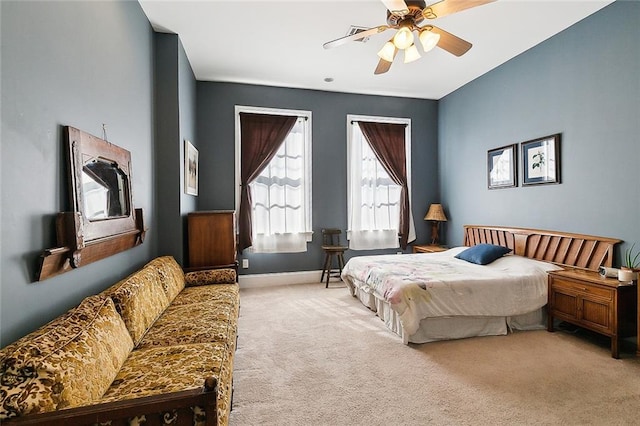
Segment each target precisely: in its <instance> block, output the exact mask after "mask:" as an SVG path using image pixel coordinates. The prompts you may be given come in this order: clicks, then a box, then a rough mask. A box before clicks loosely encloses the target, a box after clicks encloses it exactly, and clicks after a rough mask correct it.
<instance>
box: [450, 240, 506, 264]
mask: <svg viewBox="0 0 640 426" xmlns="http://www.w3.org/2000/svg"><path fill="white" fill-rule="evenodd" d="M510 251H511V249H510V248H507V247H502V246H496V245H493V244H478V245H475V246H473V247H469V248H468V249H466V250H465V251H462V252H460V253H458V254H456V256H455V257H457V258H458V259H462V260H466V261H467V262H471V263H476V264H478V265H488V264H489V263H491V262H493V261H494V260H496V259H499V258H501V257H502V256H504V255H505V254H507V253H509V252H510Z"/></svg>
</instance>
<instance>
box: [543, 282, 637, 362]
mask: <svg viewBox="0 0 640 426" xmlns="http://www.w3.org/2000/svg"><path fill="white" fill-rule="evenodd" d="M548 297H549V299H548V305H547V314H548V322H547V329H548V330H549V331H554V325H553V319H554V318H557V319H559V320H562V321H566V322H569V323H572V324H575V325H578V326H580V327H584V328H586V329H589V330H592V331H595V332H597V333H600V334H604V335H605V336H609V337H610V338H611V356H612V357H614V358H618V356H619V343H620V338H621V337H625V336H632V335H633V334H634V333H635V331H636V330H635V328H636V321H637V318H636V317H637V300H636V299H637V286H636V285H621V283H620V281H618V280H617V279H614V278H603V277H601V276H600V275H598V274H597V273H596V272H592V271H584V270H563V271H553V272H550V273H549V296H548Z"/></svg>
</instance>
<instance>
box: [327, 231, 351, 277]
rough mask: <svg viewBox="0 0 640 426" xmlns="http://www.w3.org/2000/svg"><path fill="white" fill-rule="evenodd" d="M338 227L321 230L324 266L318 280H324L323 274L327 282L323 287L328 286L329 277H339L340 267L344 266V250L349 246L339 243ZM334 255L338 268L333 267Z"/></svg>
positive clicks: (340, 232) (339, 232)
mask: <svg viewBox="0 0 640 426" xmlns="http://www.w3.org/2000/svg"><path fill="white" fill-rule="evenodd" d="M340 234H342V231H341V230H340V229H334V228H327V229H323V230H322V250H323V251H324V266H323V267H322V277H321V278H320V282H322V281H324V276H325V274H326V275H327V282H326V284H325V286H324V287H325V288H329V278H331V277H337V278H340V275H341V274H342V268H344V252H345V251H346V250H347V249H348V248H349V247H346V246H342V245H340ZM334 257H335V258H336V260H337V261H338V270H337V271H336V270H335V269H333V259H334Z"/></svg>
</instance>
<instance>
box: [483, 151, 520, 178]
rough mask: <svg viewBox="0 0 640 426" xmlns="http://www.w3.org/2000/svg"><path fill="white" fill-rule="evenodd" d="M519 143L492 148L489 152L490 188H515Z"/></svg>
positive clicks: (488, 171)
mask: <svg viewBox="0 0 640 426" xmlns="http://www.w3.org/2000/svg"><path fill="white" fill-rule="evenodd" d="M516 148H517V144H513V145H507V146H503V147H501V148H496V149H491V150H489V151H488V152H487V179H488V181H487V185H488V187H489V189H499V188H513V187H514V186H517V185H518V178H517V176H516V170H517V167H516V164H517V155H518V151H517V149H516Z"/></svg>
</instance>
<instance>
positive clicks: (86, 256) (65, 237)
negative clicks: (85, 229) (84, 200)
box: [36, 209, 147, 281]
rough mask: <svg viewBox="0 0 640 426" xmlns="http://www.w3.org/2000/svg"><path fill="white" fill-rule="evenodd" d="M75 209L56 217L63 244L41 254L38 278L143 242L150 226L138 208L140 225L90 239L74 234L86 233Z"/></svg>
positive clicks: (137, 220)
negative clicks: (146, 226)
mask: <svg viewBox="0 0 640 426" xmlns="http://www.w3.org/2000/svg"><path fill="white" fill-rule="evenodd" d="M74 216H75V215H74V213H71V212H65V213H59V214H58V217H57V220H56V233H57V237H58V244H60V245H61V247H55V248H50V249H46V250H44V251H43V252H42V254H41V255H40V263H39V266H38V271H37V274H36V281H42V280H45V279H47V278H51V277H55V276H56V275H60V274H63V273H65V272H69V271H71V270H73V269H76V268H79V267H81V266H84V265H88V264H90V263H93V262H96V261H98V260H102V259H104V258H106V257H109V256H113V255H114V254H117V253H120V252H122V251H125V250H129V249H130V248H133V247H136V246H139V245H140V244H142V243H143V241H144V237H145V233H146V231H147V230H146V229H145V228H144V221H143V216H142V209H136V229H134V230H131V231H127V232H123V233H121V234H117V235H110V236H108V237H103V238H99V239H96V240H92V241H89V242H84V241H82V238H73V239H71V238H70V236H74V237H75V236H76V235H82V231H81V230H79V229H78V228H77V227H78V226H81V225H80V224H81V222H80V221H79V220H73V218H74Z"/></svg>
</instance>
